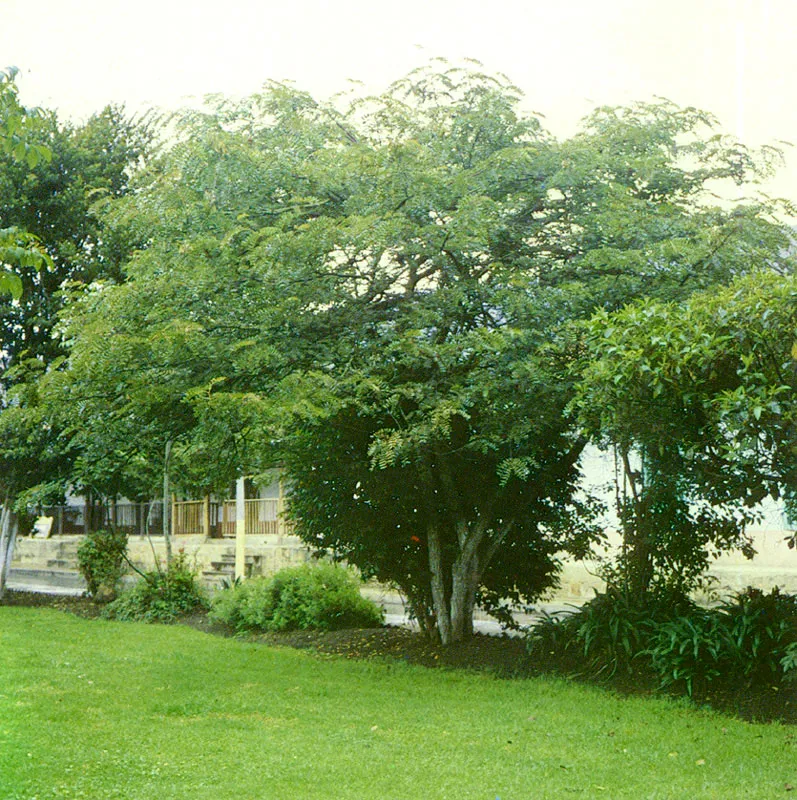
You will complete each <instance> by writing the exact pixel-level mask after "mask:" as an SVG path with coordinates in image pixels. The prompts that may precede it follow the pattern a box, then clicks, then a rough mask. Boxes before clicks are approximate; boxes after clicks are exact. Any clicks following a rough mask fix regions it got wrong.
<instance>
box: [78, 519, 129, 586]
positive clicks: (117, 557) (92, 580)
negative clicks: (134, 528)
mask: <svg viewBox="0 0 797 800" xmlns="http://www.w3.org/2000/svg"><path fill="white" fill-rule="evenodd" d="M126 553H127V534H126V533H124V531H120V530H101V531H96V532H94V533H89V534H88V535H87V536H86V537H85V538H84V539H83V541H82V542H81V543H80V546H79V547H78V550H77V560H78V569H79V570H80V574H81V575H82V576H83V578H84V580H85V581H86V586H87V588H88V593H89V595H91V597H94V598H95V599H99V600H109V599H112V598H113V597H115V596H116V591H117V589H118V588H119V581H120V580H121V579H122V575H124V573H125V554H126Z"/></svg>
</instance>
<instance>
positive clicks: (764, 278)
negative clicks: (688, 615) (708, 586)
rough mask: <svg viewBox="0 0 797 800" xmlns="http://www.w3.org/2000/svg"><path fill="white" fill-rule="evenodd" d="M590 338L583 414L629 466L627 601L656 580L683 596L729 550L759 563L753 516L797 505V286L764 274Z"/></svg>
mask: <svg viewBox="0 0 797 800" xmlns="http://www.w3.org/2000/svg"><path fill="white" fill-rule="evenodd" d="M782 261H783V263H782V264H781V267H782V268H784V269H788V268H789V267H790V262H789V261H788V260H786V259H783V260H782ZM589 330H590V338H589V349H590V357H589V359H588V366H587V367H586V370H585V373H584V378H583V382H582V384H581V387H580V399H579V405H580V407H581V409H582V413H583V415H584V418H585V419H586V420H587V421H588V422H589V424H590V425H591V427H592V429H593V430H595V431H600V433H601V435H602V436H603V437H605V438H606V439H608V440H609V441H611V442H613V443H615V444H616V445H617V446H618V447H619V449H620V451H621V452H622V454H623V458H624V459H625V461H626V470H625V472H626V476H627V480H628V483H629V487H630V495H631V496H630V497H629V498H628V501H627V503H626V505H625V509H624V513H625V518H624V520H623V522H624V524H625V528H626V534H627V539H626V551H625V553H624V564H623V567H624V572H625V573H626V576H627V577H628V579H629V581H630V583H631V586H632V589H633V590H634V591H637V592H640V591H645V590H647V589H648V588H650V586H651V585H652V584H654V583H655V581H656V580H657V579H659V580H660V579H661V578H662V577H664V578H665V579H666V578H669V580H670V581H671V582H675V583H676V584H678V583H680V584H681V585H684V586H685V587H687V588H688V586H689V585H690V583H691V581H693V579H694V578H695V577H696V576H698V575H699V574H701V573H702V571H703V570H704V569H705V567H706V566H707V563H708V559H709V556H710V554H711V553H712V552H717V551H718V550H722V549H725V548H727V547H729V546H737V547H741V548H742V549H744V550H745V552H747V553H748V555H752V548H751V547H750V543H749V542H748V541H747V540H746V539H745V537H744V528H745V524H746V523H747V522H749V521H751V520H752V519H754V517H755V506H756V505H757V504H758V503H759V502H760V501H761V500H763V499H764V498H765V497H767V496H769V497H773V498H775V499H781V498H782V499H784V500H785V501H786V503H787V505H789V506H792V507H793V503H794V498H795V496H796V493H797V466H796V465H797V461H795V454H797V407H795V402H794V397H795V389H797V385H796V382H797V362H796V361H795V352H794V347H795V344H794V343H795V340H797V283H795V277H794V275H793V274H778V273H777V272H775V271H772V270H767V271H762V272H756V273H754V274H752V275H750V276H747V277H745V278H740V279H737V280H736V281H734V282H733V283H732V284H730V285H729V286H728V287H726V288H724V289H722V290H714V291H712V292H710V293H698V294H695V295H693V296H692V297H691V298H690V299H689V300H688V301H687V302H686V303H685V304H672V303H661V302H654V301H644V302H638V303H635V304H633V305H631V306H629V307H628V308H626V309H623V310H622V311H619V312H616V313H614V314H599V315H598V316H596V317H595V319H593V320H592V321H591V322H590V326H589ZM631 454H636V455H637V456H638V457H640V458H641V467H640V468H637V469H636V470H634V469H631V467H630V466H629V459H630V458H631Z"/></svg>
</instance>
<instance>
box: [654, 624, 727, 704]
mask: <svg viewBox="0 0 797 800" xmlns="http://www.w3.org/2000/svg"><path fill="white" fill-rule="evenodd" d="M734 649H735V643H734V641H733V637H732V635H731V626H730V625H729V620H728V618H727V617H726V616H725V615H723V614H722V613H720V612H719V611H716V610H707V609H702V608H701V609H694V610H693V611H692V612H691V613H689V614H685V615H681V616H678V617H677V618H675V619H672V620H669V621H668V622H665V623H663V624H662V625H660V626H659V627H658V628H657V629H656V631H655V632H654V635H653V636H652V637H651V642H650V648H649V649H648V653H649V655H650V658H651V665H652V667H653V670H654V671H655V672H656V674H657V675H658V678H659V686H660V687H661V688H662V689H669V688H684V689H685V690H686V693H687V694H688V695H689V696H690V697H692V696H694V695H698V696H702V695H703V694H705V692H706V690H707V688H708V685H709V684H710V683H712V682H714V681H716V680H717V679H718V678H720V677H722V676H728V675H730V674H732V673H733V672H734V664H735V663H736V661H737V657H736V654H735V653H734Z"/></svg>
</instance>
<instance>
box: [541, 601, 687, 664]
mask: <svg viewBox="0 0 797 800" xmlns="http://www.w3.org/2000/svg"><path fill="white" fill-rule="evenodd" d="M692 607H693V606H692V604H691V602H690V601H689V600H687V599H686V598H684V597H683V595H681V594H677V593H666V592H656V593H649V594H648V595H646V596H644V597H642V598H638V597H635V596H633V595H631V594H630V593H628V592H626V591H624V590H622V589H619V588H612V587H610V588H608V589H607V590H606V591H605V592H604V593H602V594H598V595H596V596H595V597H594V598H593V599H592V600H590V601H589V602H588V603H585V604H584V605H583V606H581V608H579V609H578V610H577V611H576V612H575V613H573V614H568V615H566V616H559V617H548V618H546V619H544V620H543V621H542V622H541V623H539V624H538V625H536V626H535V627H534V628H533V629H532V630H531V632H530V634H529V638H528V642H527V647H528V650H529V653H530V655H531V656H532V657H533V658H534V659H535V660H538V661H542V662H543V663H549V664H551V663H552V664H553V665H554V666H555V667H556V668H557V669H560V670H563V671H565V672H572V673H575V674H578V675H582V676H584V677H590V678H598V677H602V678H612V677H614V676H615V675H626V676H629V675H632V674H636V673H640V672H644V671H646V670H648V668H649V658H647V656H646V651H647V649H648V647H649V644H650V639H651V636H652V635H653V633H654V631H655V630H656V629H657V627H658V626H659V625H660V624H661V623H662V622H664V621H666V620H669V619H672V618H673V617H674V616H675V615H677V614H678V613H679V612H683V611H685V610H688V609H691V608H692Z"/></svg>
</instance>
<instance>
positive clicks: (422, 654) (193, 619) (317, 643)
mask: <svg viewBox="0 0 797 800" xmlns="http://www.w3.org/2000/svg"><path fill="white" fill-rule="evenodd" d="M2 604H3V605H11V606H36V607H49V608H55V609H58V610H60V611H66V612H69V613H72V614H75V615H77V616H80V617H84V618H89V619H93V618H96V617H99V616H100V614H101V613H102V606H100V605H98V604H96V603H94V602H93V601H92V600H90V599H89V598H86V597H64V596H58V595H46V594H37V593H34V592H17V591H9V592H7V593H6V595H5V598H4V599H3V601H2ZM180 624H185V625H189V626H190V627H193V628H196V629H197V630H201V631H204V632H206V633H209V634H213V635H217V636H232V635H234V634H233V632H232V631H231V630H230V629H229V628H227V627H226V626H223V625H219V624H214V623H212V622H211V621H210V620H209V619H208V617H207V615H206V614H204V613H198V614H193V615H191V616H189V617H186V618H184V619H182V620H181V621H180ZM246 638H248V639H250V640H251V641H257V642H261V643H263V644H266V645H271V646H277V647H292V648H297V649H302V650H311V651H314V652H316V653H318V654H319V655H321V656H338V657H343V658H351V659H369V658H370V659H390V660H398V661H403V662H406V663H410V664H418V665H421V666H425V667H436V668H440V667H443V668H451V669H469V670H478V671H489V672H491V673H493V674H495V675H496V676H498V677H501V678H520V677H530V676H532V675H536V674H541V673H543V672H547V671H549V670H547V669H545V668H541V667H543V666H544V665H538V664H533V663H532V662H531V661H530V659H529V657H528V655H527V653H526V647H525V642H524V640H523V639H522V638H519V637H508V636H485V635H475V636H472V637H471V638H469V639H468V640H466V641H464V642H458V643H456V644H454V645H449V646H448V647H442V646H440V645H436V644H434V643H432V642H429V641H428V640H427V639H426V638H425V637H424V636H422V635H421V634H419V633H417V632H414V631H411V630H407V629H406V628H398V627H385V628H371V629H350V630H342V631H289V632H285V633H264V634H256V635H251V636H248V637H246ZM604 685H605V686H606V687H607V688H608V689H612V690H614V691H618V692H620V693H623V694H651V693H652V692H653V687H652V686H651V685H650V683H645V684H644V685H634V684H633V683H629V682H628V681H627V680H626V681H623V682H614V683H612V682H609V681H607V682H605V684H604ZM705 703H706V705H710V706H712V707H714V708H717V709H719V710H721V711H723V712H725V713H728V714H732V715H734V716H739V717H741V718H743V719H747V720H751V721H753V720H754V721H758V722H769V721H780V722H784V723H787V724H795V723H797V686H794V687H793V688H790V689H789V690H788V692H784V691H783V690H778V691H773V690H772V689H770V688H768V687H762V688H761V689H759V690H758V691H750V690H749V689H747V688H744V690H743V691H739V692H738V693H729V692H727V691H725V692H722V693H715V694H714V695H712V696H710V697H708V698H706V700H705Z"/></svg>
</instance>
